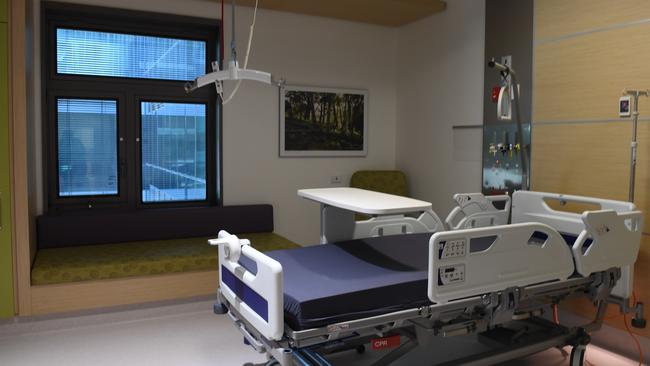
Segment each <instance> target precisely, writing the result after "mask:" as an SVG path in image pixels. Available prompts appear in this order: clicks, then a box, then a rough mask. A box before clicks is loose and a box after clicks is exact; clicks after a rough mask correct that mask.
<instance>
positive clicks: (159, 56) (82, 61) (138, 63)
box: [56, 28, 206, 81]
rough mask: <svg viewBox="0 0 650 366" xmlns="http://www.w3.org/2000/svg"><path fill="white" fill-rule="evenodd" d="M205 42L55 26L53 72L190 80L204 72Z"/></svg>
mask: <svg viewBox="0 0 650 366" xmlns="http://www.w3.org/2000/svg"><path fill="white" fill-rule="evenodd" d="M205 49H206V42H202V41H192V40H186V39H174V38H162V37H151V36H140V35H134V34H119V33H108V32H96V31H90V30H79V29H66V28H57V29H56V72H57V73H59V74H69V75H92V76H114V77H123V78H141V79H163V80H183V81H187V80H193V79H195V78H196V77H198V76H201V75H203V74H205V70H206V68H205V65H206V57H205Z"/></svg>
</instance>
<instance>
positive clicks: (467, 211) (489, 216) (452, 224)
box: [445, 193, 511, 230]
mask: <svg viewBox="0 0 650 366" xmlns="http://www.w3.org/2000/svg"><path fill="white" fill-rule="evenodd" d="M497 202H501V203H503V208H502V209H498V208H496V206H495V205H494V204H495V203H497ZM454 203H455V204H456V207H454V208H453V209H452V210H451V212H450V213H449V215H447V218H446V219H445V223H447V227H448V228H449V229H450V230H460V229H471V228H476V227H486V226H496V225H506V224H507V223H508V219H509V216H510V203H511V200H510V196H508V195H498V196H485V195H483V194H482V193H457V194H455V195H454Z"/></svg>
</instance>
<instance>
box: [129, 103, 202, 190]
mask: <svg viewBox="0 0 650 366" xmlns="http://www.w3.org/2000/svg"><path fill="white" fill-rule="evenodd" d="M141 110H142V112H141V113H142V201H143V202H166V201H202V200H205V199H206V197H207V195H206V187H207V185H206V179H205V178H206V176H205V164H206V159H205V157H206V149H205V148H206V145H205V105H203V104H187V103H184V104H181V103H152V102H143V103H142V107H141Z"/></svg>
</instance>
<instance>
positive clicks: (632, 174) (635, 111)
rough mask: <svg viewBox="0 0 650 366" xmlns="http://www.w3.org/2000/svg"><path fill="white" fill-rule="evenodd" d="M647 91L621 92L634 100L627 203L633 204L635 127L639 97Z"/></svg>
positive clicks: (635, 149) (628, 90)
mask: <svg viewBox="0 0 650 366" xmlns="http://www.w3.org/2000/svg"><path fill="white" fill-rule="evenodd" d="M648 93H649V92H648V89H645V90H631V89H625V90H623V95H629V96H631V97H632V98H634V111H632V143H631V144H630V148H631V152H630V154H631V156H630V193H629V197H628V201H630V202H634V189H635V187H634V185H635V181H636V155H637V145H638V144H637V141H636V138H637V125H638V124H639V96H641V95H642V96H644V97H647V96H648Z"/></svg>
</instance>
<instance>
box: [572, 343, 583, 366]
mask: <svg viewBox="0 0 650 366" xmlns="http://www.w3.org/2000/svg"><path fill="white" fill-rule="evenodd" d="M586 350H587V346H584V345H578V346H575V347H573V349H572V350H571V363H570V364H569V365H570V366H584V363H585V351H586Z"/></svg>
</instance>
